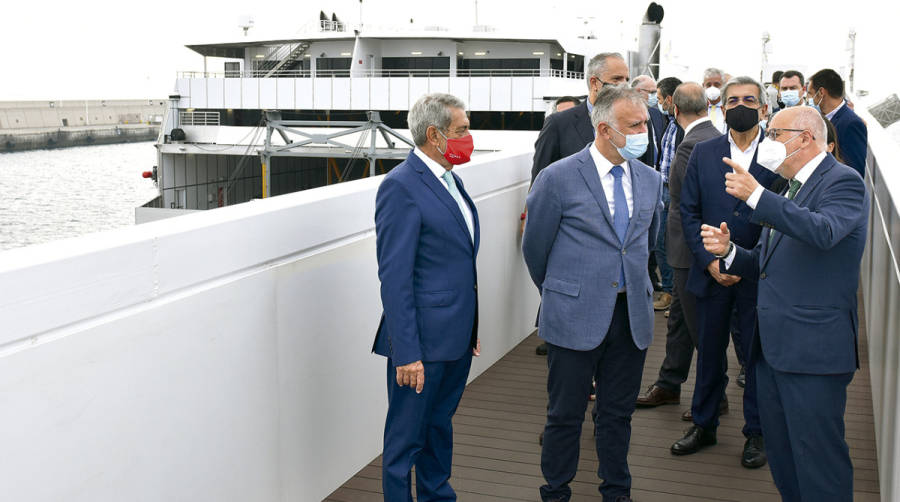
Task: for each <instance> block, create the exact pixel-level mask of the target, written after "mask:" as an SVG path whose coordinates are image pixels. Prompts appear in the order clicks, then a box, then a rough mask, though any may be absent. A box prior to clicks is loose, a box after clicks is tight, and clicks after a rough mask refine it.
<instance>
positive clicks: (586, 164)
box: [575, 145, 616, 232]
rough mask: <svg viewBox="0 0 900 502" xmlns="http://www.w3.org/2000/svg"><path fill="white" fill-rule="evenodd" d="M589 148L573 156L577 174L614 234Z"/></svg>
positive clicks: (606, 202) (601, 186)
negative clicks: (578, 173) (576, 163)
mask: <svg viewBox="0 0 900 502" xmlns="http://www.w3.org/2000/svg"><path fill="white" fill-rule="evenodd" d="M590 148H591V147H590V145H588V146H587V147H586V148H585V149H584V150H582V151H580V152H578V153H576V154H575V160H577V161H578V172H580V173H581V177H582V178H584V182H585V183H587V187H588V190H590V191H591V195H593V196H594V200H596V201H597V205H598V206H600V211H602V212H603V217H604V218H606V222H607V223H608V224H609V228H612V229H613V231H614V232H615V228H616V227H614V226H613V220H612V215H611V214H610V212H609V202H608V201H607V200H606V194H605V193H604V192H603V184H602V183H601V182H600V175H599V174H598V173H597V166H596V165H594V159H593V158H592V157H591V152H590Z"/></svg>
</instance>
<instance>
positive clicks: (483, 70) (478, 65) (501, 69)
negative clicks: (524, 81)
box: [457, 58, 541, 77]
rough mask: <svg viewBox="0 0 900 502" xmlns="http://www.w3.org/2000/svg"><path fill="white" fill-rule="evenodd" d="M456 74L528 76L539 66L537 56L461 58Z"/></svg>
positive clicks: (535, 72) (535, 71)
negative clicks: (519, 57)
mask: <svg viewBox="0 0 900 502" xmlns="http://www.w3.org/2000/svg"><path fill="white" fill-rule="evenodd" d="M461 63H462V64H459V66H458V68H459V70H458V71H457V74H458V75H460V76H473V77H474V76H479V75H481V76H487V75H491V76H501V77H502V76H506V77H508V76H513V75H518V76H528V75H535V74H537V72H538V70H540V68H541V60H540V59H538V58H527V59H525V58H521V59H489V58H477V59H462V61H461Z"/></svg>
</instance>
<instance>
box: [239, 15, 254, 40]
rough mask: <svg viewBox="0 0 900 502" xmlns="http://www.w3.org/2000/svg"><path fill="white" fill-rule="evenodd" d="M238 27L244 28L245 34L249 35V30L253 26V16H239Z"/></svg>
mask: <svg viewBox="0 0 900 502" xmlns="http://www.w3.org/2000/svg"><path fill="white" fill-rule="evenodd" d="M238 28H241V29H243V30H244V36H245V37H246V36H247V32H248V31H250V28H253V16H250V15H244V16H241V17H239V18H238Z"/></svg>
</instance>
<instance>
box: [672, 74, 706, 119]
mask: <svg viewBox="0 0 900 502" xmlns="http://www.w3.org/2000/svg"><path fill="white" fill-rule="evenodd" d="M672 102H673V103H674V104H675V106H677V107H678V112H679V113H686V114H688V115H700V116H701V117H702V116H705V115H706V110H707V108H706V107H707V103H706V94H705V93H704V92H703V87H702V86H700V84H698V83H696V82H685V83H683V84H681V85H679V86H678V87H676V88H675V92H674V93H673V94H672Z"/></svg>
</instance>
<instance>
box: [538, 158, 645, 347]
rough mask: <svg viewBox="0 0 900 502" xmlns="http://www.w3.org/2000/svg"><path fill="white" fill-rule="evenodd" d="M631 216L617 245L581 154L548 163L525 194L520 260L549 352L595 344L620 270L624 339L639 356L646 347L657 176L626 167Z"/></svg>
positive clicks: (639, 166)
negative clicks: (627, 331)
mask: <svg viewBox="0 0 900 502" xmlns="http://www.w3.org/2000/svg"><path fill="white" fill-rule="evenodd" d="M628 166H629V170H630V173H631V181H632V189H633V190H632V191H633V198H634V209H633V211H632V215H631V219H630V221H629V224H628V231H627V233H626V237H625V244H624V245H623V244H621V243H620V242H619V238H618V237H617V235H616V231H615V228H614V227H613V219H612V216H611V214H610V211H609V204H608V203H607V200H606V195H605V194H604V191H603V185H602V184H601V181H600V176H599V174H598V173H597V168H596V166H595V164H594V160H593V158H592V157H591V154H590V151H589V148H588V147H586V148H584V149H583V150H582V151H580V152H578V153H577V154H575V155H573V156H571V157H566V158H565V159H562V160H560V161H558V162H555V163H553V164H552V165H550V166H549V167H547V168H546V169H544V170H543V171H541V173H540V174H539V175H538V177H537V179H536V180H535V182H534V185H533V187H532V189H531V192H530V193H529V194H528V200H527V204H528V218H527V220H526V222H525V234H524V235H523V237H522V252H523V254H524V257H525V264H526V265H527V266H528V272H529V273H530V274H531V279H532V280H533V281H534V284H535V285H536V286H537V288H538V291H540V293H541V311H540V321H539V331H538V332H539V333H540V336H541V338H543V339H544V340H546V341H547V342H549V343H552V344H554V345H559V346H562V347H566V348H569V349H573V350H590V349H593V348H595V347H597V346H598V345H600V343H602V342H603V339H604V338H605V337H606V333H607V331H608V330H609V326H610V322H611V321H612V315H613V310H614V308H615V304H616V296H617V294H618V290H619V284H618V280H619V271H620V264H622V263H624V267H625V288H626V292H627V294H628V316H629V320H630V322H631V336H632V338H633V339H634V343H635V345H637V347H638V348H640V349H645V348H647V346H648V345H650V342H651V340H652V339H653V297H652V294H653V287H652V286H651V284H650V278H649V276H648V275H647V260H648V259H649V249H652V248H653V247H654V245H655V240H656V235H657V231H658V229H659V218H660V215H659V213H660V211H661V208H662V202H661V200H660V198H661V194H662V180H661V178H660V176H659V173H657V172H656V171H654V170H653V169H652V168H650V167H647V166H646V165H644V164H643V163H641V162H639V161H636V160H632V161H629V162H628Z"/></svg>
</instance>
